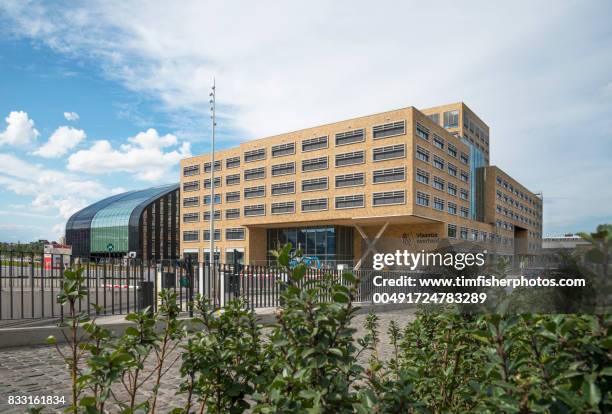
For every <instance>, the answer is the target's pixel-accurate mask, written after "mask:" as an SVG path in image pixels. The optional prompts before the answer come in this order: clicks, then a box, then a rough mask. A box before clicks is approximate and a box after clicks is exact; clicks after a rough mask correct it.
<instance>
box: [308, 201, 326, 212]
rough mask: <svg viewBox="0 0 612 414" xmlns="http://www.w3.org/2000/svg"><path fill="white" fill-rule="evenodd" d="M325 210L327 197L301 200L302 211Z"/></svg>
mask: <svg viewBox="0 0 612 414" xmlns="http://www.w3.org/2000/svg"><path fill="white" fill-rule="evenodd" d="M321 210H327V198H317V199H313V200H302V211H303V212H308V211H321Z"/></svg>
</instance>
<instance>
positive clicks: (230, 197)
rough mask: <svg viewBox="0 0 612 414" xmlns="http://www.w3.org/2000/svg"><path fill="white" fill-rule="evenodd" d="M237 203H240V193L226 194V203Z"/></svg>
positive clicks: (231, 192)
mask: <svg viewBox="0 0 612 414" xmlns="http://www.w3.org/2000/svg"><path fill="white" fill-rule="evenodd" d="M237 201H240V191H230V192H229V193H225V202H226V203H235V202H237Z"/></svg>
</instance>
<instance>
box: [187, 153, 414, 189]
mask: <svg viewBox="0 0 612 414" xmlns="http://www.w3.org/2000/svg"><path fill="white" fill-rule="evenodd" d="M405 156H406V145H404V144H401V145H390V146H387V147H380V148H374V149H373V151H372V161H374V162H377V161H385V160H390V159H397V158H404V157H405ZM364 162H365V151H355V152H348V153H344V154H338V155H336V156H335V166H336V167H345V166H349V165H358V164H363V163H364ZM327 168H328V157H327V156H325V157H319V158H311V159H307V160H302V172H310V171H317V170H325V169H327ZM271 170H272V171H271V172H272V176H273V177H278V176H283V175H291V174H295V171H296V166H295V162H288V163H283V164H277V165H273V166H272V168H271ZM264 178H266V170H265V167H259V168H251V169H247V170H244V172H243V179H244V180H245V181H251V180H259V179H264ZM240 179H241V177H240V174H230V175H227V176H226V177H225V184H226V185H227V186H232V185H238V184H240ZM214 181H215V187H220V186H221V184H222V183H221V177H216V178H215V180H214ZM210 183H211V180H210V178H208V179H205V180H203V186H204V188H210ZM199 190H200V182H199V181H187V182H184V183H183V191H184V192H191V191H199Z"/></svg>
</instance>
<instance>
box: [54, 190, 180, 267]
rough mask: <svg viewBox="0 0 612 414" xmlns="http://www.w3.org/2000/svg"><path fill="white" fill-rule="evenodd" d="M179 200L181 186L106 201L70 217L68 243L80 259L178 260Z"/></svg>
mask: <svg viewBox="0 0 612 414" xmlns="http://www.w3.org/2000/svg"><path fill="white" fill-rule="evenodd" d="M179 198H180V195H179V185H178V184H172V185H165V186H160V187H153V188H148V189H145V190H135V191H129V192H127V193H122V194H117V195H114V196H111V197H108V198H105V199H104V200H101V201H98V202H97V203H94V204H92V205H90V206H88V207H85V208H84V209H82V210H80V211H78V212H76V213H75V214H74V215H73V216H72V217H70V219H69V220H68V223H66V243H67V244H69V245H71V246H72V254H73V255H74V256H76V257H96V256H98V257H100V256H101V257H108V256H109V254H110V255H112V256H116V257H122V256H125V255H126V254H127V253H128V252H135V253H136V257H137V258H141V259H147V260H149V259H174V258H177V257H178V256H179V253H178V252H179ZM111 245H112V246H111ZM109 246H110V247H111V248H110V249H109Z"/></svg>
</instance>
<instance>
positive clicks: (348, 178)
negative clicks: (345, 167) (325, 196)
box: [336, 173, 365, 188]
mask: <svg viewBox="0 0 612 414" xmlns="http://www.w3.org/2000/svg"><path fill="white" fill-rule="evenodd" d="M364 183H365V174H364V173H354V174H344V175H337V176H336V188H343V187H355V186H358V185H364Z"/></svg>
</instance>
